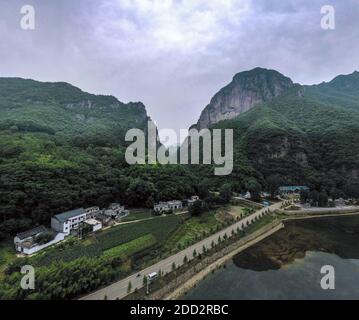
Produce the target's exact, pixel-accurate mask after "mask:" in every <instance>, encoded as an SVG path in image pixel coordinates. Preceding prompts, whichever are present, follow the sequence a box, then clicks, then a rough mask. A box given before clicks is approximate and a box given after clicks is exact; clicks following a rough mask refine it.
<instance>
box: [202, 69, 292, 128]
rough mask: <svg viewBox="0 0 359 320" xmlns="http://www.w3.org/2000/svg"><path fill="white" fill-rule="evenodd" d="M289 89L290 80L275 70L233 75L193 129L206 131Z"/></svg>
mask: <svg viewBox="0 0 359 320" xmlns="http://www.w3.org/2000/svg"><path fill="white" fill-rule="evenodd" d="M293 86H294V84H293V82H292V80H291V79H289V78H287V77H285V76H284V75H282V74H281V73H279V72H278V71H275V70H270V69H264V68H259V67H257V68H254V69H252V70H249V71H244V72H240V73H237V74H236V75H235V76H234V77H233V79H232V82H231V83H229V84H228V85H227V86H225V87H224V88H222V89H221V90H220V91H219V92H218V93H217V94H216V95H215V96H214V97H213V98H212V100H211V102H210V104H209V105H208V106H207V107H206V108H205V109H204V110H203V112H202V114H201V116H200V119H199V121H198V123H197V128H198V129H203V128H208V127H209V126H211V125H212V124H215V123H217V122H219V121H222V120H227V119H232V118H234V117H236V116H238V115H240V114H241V113H243V112H246V111H248V110H250V109H251V108H253V107H254V106H256V105H258V104H260V103H263V102H265V101H269V100H271V99H273V98H274V97H277V96H279V95H281V94H282V93H283V92H284V91H286V90H288V89H289V88H292V87H293Z"/></svg>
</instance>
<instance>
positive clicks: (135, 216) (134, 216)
mask: <svg viewBox="0 0 359 320" xmlns="http://www.w3.org/2000/svg"><path fill="white" fill-rule="evenodd" d="M152 217H153V216H152V215H151V212H150V210H148V209H132V210H131V213H130V215H129V216H127V217H125V218H123V219H121V222H127V221H134V220H143V219H148V218H152Z"/></svg>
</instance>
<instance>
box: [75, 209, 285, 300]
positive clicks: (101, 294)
mask: <svg viewBox="0 0 359 320" xmlns="http://www.w3.org/2000/svg"><path fill="white" fill-rule="evenodd" d="M281 204H282V202H278V203H275V204H273V205H271V206H269V207H266V208H262V209H260V210H258V211H256V212H254V213H253V214H251V215H249V216H247V217H245V218H243V219H241V220H239V221H238V222H236V223H234V224H232V225H230V226H228V227H227V228H225V229H223V230H221V231H219V232H217V233H215V234H213V235H211V236H209V237H208V238H205V239H203V240H201V241H199V242H197V243H196V244H194V245H192V246H190V247H188V248H187V249H184V250H182V251H180V252H178V253H176V254H174V255H172V256H170V257H168V258H166V259H164V260H161V261H159V262H157V263H156V264H154V265H152V266H150V267H148V268H146V269H143V270H142V271H140V272H139V273H140V274H141V276H140V277H137V274H138V272H137V273H135V274H132V275H131V276H129V277H127V278H125V279H122V280H120V281H117V282H115V283H113V284H111V285H109V286H107V287H104V288H102V289H99V290H97V291H95V292H93V293H91V294H89V295H87V296H84V297H82V298H81V299H80V300H103V299H104V298H105V296H106V297H107V299H108V300H115V299H122V298H124V297H125V296H127V295H128V293H127V288H128V284H129V282H131V284H132V290H134V289H135V288H138V289H140V288H142V287H143V276H144V275H148V274H149V273H151V272H159V270H161V271H162V273H167V272H171V271H172V264H173V263H175V264H176V266H177V267H178V266H180V265H182V264H183V260H184V257H185V256H186V257H187V259H188V260H191V259H193V252H194V250H196V252H197V254H198V253H202V252H203V247H206V249H210V248H211V245H212V242H213V243H215V244H216V243H218V238H219V237H221V238H223V236H224V235H225V234H226V235H227V237H230V236H231V235H232V231H234V232H236V230H237V228H239V229H243V228H244V227H245V226H246V225H247V223H248V222H249V224H251V223H252V222H253V221H254V219H256V218H257V217H262V216H263V215H266V214H267V212H268V209H269V210H271V211H274V210H277V209H279V208H280V206H281Z"/></svg>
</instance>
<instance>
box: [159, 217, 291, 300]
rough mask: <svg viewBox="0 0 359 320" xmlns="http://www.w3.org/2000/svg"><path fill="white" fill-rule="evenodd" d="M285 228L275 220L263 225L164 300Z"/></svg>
mask: <svg viewBox="0 0 359 320" xmlns="http://www.w3.org/2000/svg"><path fill="white" fill-rule="evenodd" d="M282 228H284V224H283V223H281V222H279V221H274V222H272V223H271V224H269V225H266V226H264V227H262V228H261V229H259V230H257V231H256V232H254V233H253V234H251V235H249V236H247V237H245V238H243V239H241V240H239V241H238V242H237V243H235V244H234V245H232V246H231V247H237V248H236V249H234V250H232V251H230V252H229V253H227V254H226V255H224V256H222V257H221V258H219V259H217V260H216V261H215V262H213V263H211V264H210V265H208V266H207V267H205V268H204V269H202V270H201V271H199V272H198V273H197V274H195V275H194V276H192V277H190V278H189V279H187V280H186V281H185V282H184V283H183V284H182V285H181V286H180V287H178V288H176V289H175V290H174V291H173V292H171V293H169V294H168V295H166V296H164V297H163V299H164V300H175V299H178V298H179V297H181V296H183V295H184V294H185V293H186V292H187V291H188V290H190V289H191V288H193V287H194V286H195V285H196V284H197V283H199V282H200V281H202V280H203V279H204V278H205V277H206V276H207V275H208V274H210V273H211V272H213V271H214V270H216V269H218V268H220V267H221V266H222V265H223V264H225V263H226V262H227V261H228V260H229V259H231V258H232V257H233V256H235V255H236V254H238V253H239V252H241V251H243V250H245V249H247V248H249V247H250V246H252V245H254V244H256V243H258V242H260V241H262V240H263V239H265V238H267V237H269V236H270V235H272V234H274V233H275V232H277V231H278V230H280V229H282Z"/></svg>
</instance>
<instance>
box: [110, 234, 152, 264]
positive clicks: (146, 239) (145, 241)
mask: <svg viewBox="0 0 359 320" xmlns="http://www.w3.org/2000/svg"><path fill="white" fill-rule="evenodd" d="M155 243H156V238H155V237H154V236H153V235H152V234H147V235H145V236H143V237H140V238H137V239H135V240H132V241H130V242H127V243H125V244H121V245H119V246H117V247H113V248H111V249H108V250H106V251H105V252H104V253H103V256H104V257H106V258H114V257H120V256H125V255H126V256H130V255H132V254H134V253H136V252H138V251H140V250H143V249H146V248H149V247H151V246H152V245H154V244H155Z"/></svg>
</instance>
